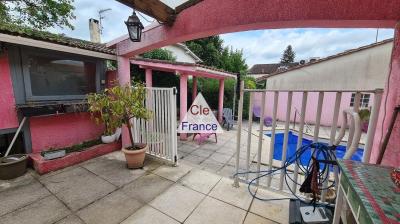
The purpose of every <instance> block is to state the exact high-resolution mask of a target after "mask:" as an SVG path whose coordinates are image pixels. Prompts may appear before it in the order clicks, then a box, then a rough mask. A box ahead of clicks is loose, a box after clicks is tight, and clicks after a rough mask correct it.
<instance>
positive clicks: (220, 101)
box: [218, 79, 224, 123]
mask: <svg viewBox="0 0 400 224" xmlns="http://www.w3.org/2000/svg"><path fill="white" fill-rule="evenodd" d="M223 109H224V79H220V80H219V92H218V122H220V123H221V122H222V111H223Z"/></svg>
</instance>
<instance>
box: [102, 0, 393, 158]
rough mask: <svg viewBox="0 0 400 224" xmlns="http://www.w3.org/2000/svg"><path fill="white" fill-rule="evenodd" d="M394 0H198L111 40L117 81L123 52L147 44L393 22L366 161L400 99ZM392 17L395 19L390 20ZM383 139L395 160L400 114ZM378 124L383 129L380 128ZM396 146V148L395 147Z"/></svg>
mask: <svg viewBox="0 0 400 224" xmlns="http://www.w3.org/2000/svg"><path fill="white" fill-rule="evenodd" d="M399 21H400V3H399V1H398V0H384V1H382V0H325V1H321V0H268V1H265V0H241V1H231V0H203V1H201V2H199V3H198V4H196V5H194V6H192V7H189V8H187V9H185V10H184V11H182V12H180V13H179V14H178V15H177V17H176V21H175V23H174V24H173V25H172V26H170V27H169V26H165V25H153V26H150V27H149V28H147V29H146V30H145V31H144V32H143V35H142V41H141V42H139V43H133V42H131V41H130V40H129V39H128V38H127V36H125V37H121V38H118V39H117V40H115V41H111V42H110V43H109V44H108V46H115V47H116V49H117V54H118V73H119V78H120V82H121V83H126V82H129V59H128V58H129V57H131V56H133V55H137V54H140V53H143V52H146V51H149V50H151V49H155V48H159V47H162V46H166V45H169V44H173V43H177V42H182V41H187V40H191V39H196V38H201V37H207V36H210V35H216V34H222V33H229V32H237V31H246V30H256V29H278V28H312V27H318V28H378V27H379V28H395V29H396V31H395V39H394V47H393V53H392V62H391V65H390V66H391V72H390V74H389V77H390V78H389V80H388V83H391V85H390V88H386V89H385V93H384V99H386V100H384V102H383V103H385V104H384V106H385V109H386V110H385V111H386V116H385V119H383V116H384V115H383V113H381V114H380V118H379V122H381V123H380V124H382V123H383V125H382V126H381V125H378V127H377V131H376V135H375V138H374V146H373V152H372V156H371V160H370V161H371V162H374V161H375V160H376V157H377V154H378V152H379V146H380V139H381V136H382V134H383V135H385V134H386V132H387V128H388V126H389V122H390V120H391V117H392V114H393V113H392V111H393V109H394V107H395V106H396V105H400V81H399V80H400V24H399V23H398V22H399ZM396 23H398V25H396ZM395 127H397V128H395V131H394V133H392V138H391V140H390V142H389V145H388V151H387V155H388V154H391V155H395V156H386V157H385V158H384V162H385V163H386V164H388V165H394V166H398V165H400V162H399V161H400V158H399V157H400V149H399V148H398V145H399V142H400V128H399V127H400V119H398V121H397V123H396V126H395ZM382 130H383V131H382ZM396 150H397V151H396Z"/></svg>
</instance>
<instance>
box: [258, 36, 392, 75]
mask: <svg viewBox="0 0 400 224" xmlns="http://www.w3.org/2000/svg"><path fill="white" fill-rule="evenodd" d="M392 41H393V38H390V39H386V40H383V41H380V42H377V43H373V44H369V45H365V46H362V47H359V48H354V49H350V50H347V51H344V52H341V53H338V54H335V55H331V56H328V57H326V58H321V59H318V60H315V61H312V62H308V63H306V64H298V65H297V66H294V67H291V68H289V69H288V70H285V71H277V72H274V73H272V74H269V75H264V76H262V77H259V78H257V79H256V81H257V82H258V81H263V80H265V79H267V78H268V77H271V76H275V75H279V74H283V73H285V72H289V71H293V70H296V69H300V68H303V67H306V66H310V65H314V64H317V63H320V62H324V61H328V60H331V59H334V58H338V57H342V56H346V55H348V54H352V53H355V52H358V51H362V50H366V49H369V48H372V47H375V46H379V45H383V44H386V43H389V42H392Z"/></svg>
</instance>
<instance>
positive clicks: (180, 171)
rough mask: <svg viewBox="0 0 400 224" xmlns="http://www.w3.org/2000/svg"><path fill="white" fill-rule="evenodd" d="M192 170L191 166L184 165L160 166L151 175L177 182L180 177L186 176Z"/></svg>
mask: <svg viewBox="0 0 400 224" xmlns="http://www.w3.org/2000/svg"><path fill="white" fill-rule="evenodd" d="M191 169H192V167H191V166H188V165H186V164H180V165H179V166H178V167H174V166H161V167H159V168H157V169H155V170H154V171H152V173H154V174H156V175H158V176H161V177H164V178H166V179H168V180H171V181H174V182H176V181H177V180H179V179H180V178H181V177H183V176H184V175H186V174H187V173H188V172H189V171H190V170H191Z"/></svg>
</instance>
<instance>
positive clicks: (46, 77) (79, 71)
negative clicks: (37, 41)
mask: <svg viewBox="0 0 400 224" xmlns="http://www.w3.org/2000/svg"><path fill="white" fill-rule="evenodd" d="M29 75H30V80H31V90H32V95H33V96H62V95H85V94H87V93H91V92H95V91H96V64H95V63H93V62H85V61H79V60H70V59H55V58H52V57H46V56H32V57H30V58H29Z"/></svg>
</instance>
